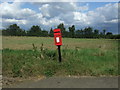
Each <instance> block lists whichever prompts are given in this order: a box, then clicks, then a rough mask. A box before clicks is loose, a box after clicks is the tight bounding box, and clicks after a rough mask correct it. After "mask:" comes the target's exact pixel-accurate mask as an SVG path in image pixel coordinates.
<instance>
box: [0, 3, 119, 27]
mask: <svg viewBox="0 0 120 90" xmlns="http://www.w3.org/2000/svg"><path fill="white" fill-rule="evenodd" d="M21 4H22V2H21V3H20V2H19V3H18V2H14V3H11V4H10V3H7V2H4V3H1V7H0V10H2V11H1V12H2V18H3V21H2V23H3V26H6V25H9V24H11V23H17V24H18V25H21V26H22V27H23V28H30V27H31V26H32V25H40V26H42V27H44V28H45V29H46V28H47V29H48V28H50V27H53V26H56V25H58V24H59V23H64V24H65V25H68V26H69V25H72V24H74V25H76V26H77V27H79V28H81V27H86V26H92V27H103V28H106V27H110V28H112V23H114V24H113V25H115V24H117V22H118V4H117V3H109V4H106V5H105V6H103V7H99V8H96V9H95V10H94V11H89V6H90V5H89V4H87V3H86V4H85V5H81V4H79V3H73V2H64V3H63V2H50V3H47V2H46V3H40V2H39V3H32V5H37V6H38V7H39V12H36V11H34V10H32V9H30V8H22V7H21ZM84 11H86V13H84Z"/></svg>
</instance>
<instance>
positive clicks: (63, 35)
mask: <svg viewBox="0 0 120 90" xmlns="http://www.w3.org/2000/svg"><path fill="white" fill-rule="evenodd" d="M57 28H59V29H61V32H62V37H67V34H68V33H67V31H66V30H65V27H64V24H63V23H61V24H59V25H58V26H57Z"/></svg>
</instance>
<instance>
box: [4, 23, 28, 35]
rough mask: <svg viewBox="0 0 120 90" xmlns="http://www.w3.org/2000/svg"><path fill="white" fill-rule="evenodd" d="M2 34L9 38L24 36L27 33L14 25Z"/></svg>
mask: <svg viewBox="0 0 120 90" xmlns="http://www.w3.org/2000/svg"><path fill="white" fill-rule="evenodd" d="M2 34H3V35H7V36H23V35H25V34H26V32H25V31H24V30H22V29H21V28H20V27H19V26H18V25H17V24H12V25H10V26H9V27H8V28H7V29H6V30H2Z"/></svg>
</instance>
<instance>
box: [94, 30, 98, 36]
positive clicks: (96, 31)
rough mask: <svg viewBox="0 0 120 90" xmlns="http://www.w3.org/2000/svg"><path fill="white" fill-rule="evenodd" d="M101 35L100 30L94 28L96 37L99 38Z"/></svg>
mask: <svg viewBox="0 0 120 90" xmlns="http://www.w3.org/2000/svg"><path fill="white" fill-rule="evenodd" d="M98 37H99V30H97V29H95V30H94V38H98Z"/></svg>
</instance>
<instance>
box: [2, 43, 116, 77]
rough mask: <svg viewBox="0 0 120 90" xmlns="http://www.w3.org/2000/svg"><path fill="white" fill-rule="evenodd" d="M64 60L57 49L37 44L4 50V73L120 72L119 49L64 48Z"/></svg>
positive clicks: (51, 74)
mask: <svg viewBox="0 0 120 90" xmlns="http://www.w3.org/2000/svg"><path fill="white" fill-rule="evenodd" d="M61 52H62V63H59V62H58V53H57V50H48V49H45V48H44V47H43V44H42V45H41V47H40V48H37V47H36V46H35V45H34V44H33V49H31V50H12V49H3V50H2V55H3V56H2V58H3V60H2V63H3V76H7V77H24V78H26V77H32V76H39V75H42V76H64V75H65V76H66V75H75V76H85V75H86V76H101V75H108V76H109V75H115V76H116V75H118V51H117V50H103V49H101V48H97V49H96V48H94V49H93V48H92V49H89V48H83V49H81V48H79V47H76V48H75V49H69V48H67V47H66V48H64V49H62V51H61Z"/></svg>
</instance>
